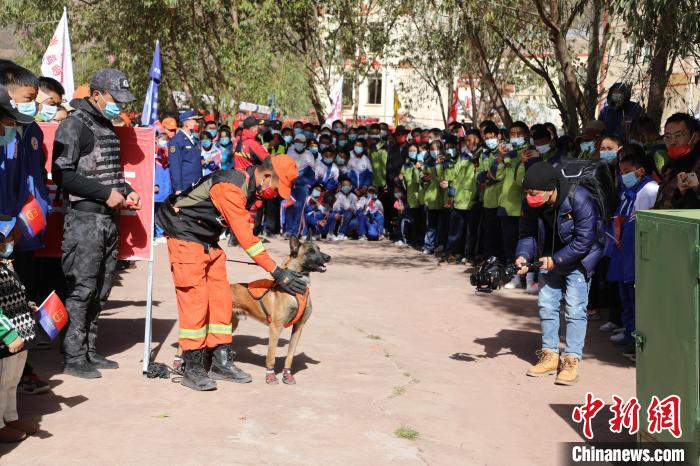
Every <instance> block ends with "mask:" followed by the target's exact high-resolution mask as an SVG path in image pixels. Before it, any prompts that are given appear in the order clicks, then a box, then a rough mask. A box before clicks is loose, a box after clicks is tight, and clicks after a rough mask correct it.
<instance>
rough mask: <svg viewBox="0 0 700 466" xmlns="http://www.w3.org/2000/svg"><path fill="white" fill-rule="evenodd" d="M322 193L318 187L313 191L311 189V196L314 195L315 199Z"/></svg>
mask: <svg viewBox="0 0 700 466" xmlns="http://www.w3.org/2000/svg"><path fill="white" fill-rule="evenodd" d="M320 195H321V191H319V190H318V189H314V190H313V191H311V197H313V198H314V199H316V198H317V197H319V196H320Z"/></svg>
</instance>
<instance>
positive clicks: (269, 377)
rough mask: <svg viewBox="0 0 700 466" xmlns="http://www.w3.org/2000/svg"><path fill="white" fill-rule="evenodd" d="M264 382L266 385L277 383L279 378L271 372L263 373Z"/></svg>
mask: <svg viewBox="0 0 700 466" xmlns="http://www.w3.org/2000/svg"><path fill="white" fill-rule="evenodd" d="M265 383H266V384H268V385H277V384H279V383H280V382H279V380H277V376H276V375H275V374H274V373H272V374H270V373H268V374H265Z"/></svg>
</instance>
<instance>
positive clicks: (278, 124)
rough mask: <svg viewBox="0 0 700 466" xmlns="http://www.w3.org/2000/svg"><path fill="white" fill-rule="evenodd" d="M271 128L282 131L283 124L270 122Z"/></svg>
mask: <svg viewBox="0 0 700 466" xmlns="http://www.w3.org/2000/svg"><path fill="white" fill-rule="evenodd" d="M270 128H271V129H274V130H277V131H280V130H281V129H282V122H281V121H279V120H270Z"/></svg>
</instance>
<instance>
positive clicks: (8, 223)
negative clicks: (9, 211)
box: [0, 215, 17, 241]
mask: <svg viewBox="0 0 700 466" xmlns="http://www.w3.org/2000/svg"><path fill="white" fill-rule="evenodd" d="M16 222H17V219H16V218H15V217H10V216H9V215H0V241H5V238H7V237H8V236H9V234H10V232H11V231H12V229H13V228H14V227H15V223H16Z"/></svg>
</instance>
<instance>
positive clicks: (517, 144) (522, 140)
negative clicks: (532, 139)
mask: <svg viewBox="0 0 700 466" xmlns="http://www.w3.org/2000/svg"><path fill="white" fill-rule="evenodd" d="M510 143H511V144H512V145H513V147H520V146H522V145H523V144H525V138H510Z"/></svg>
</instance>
